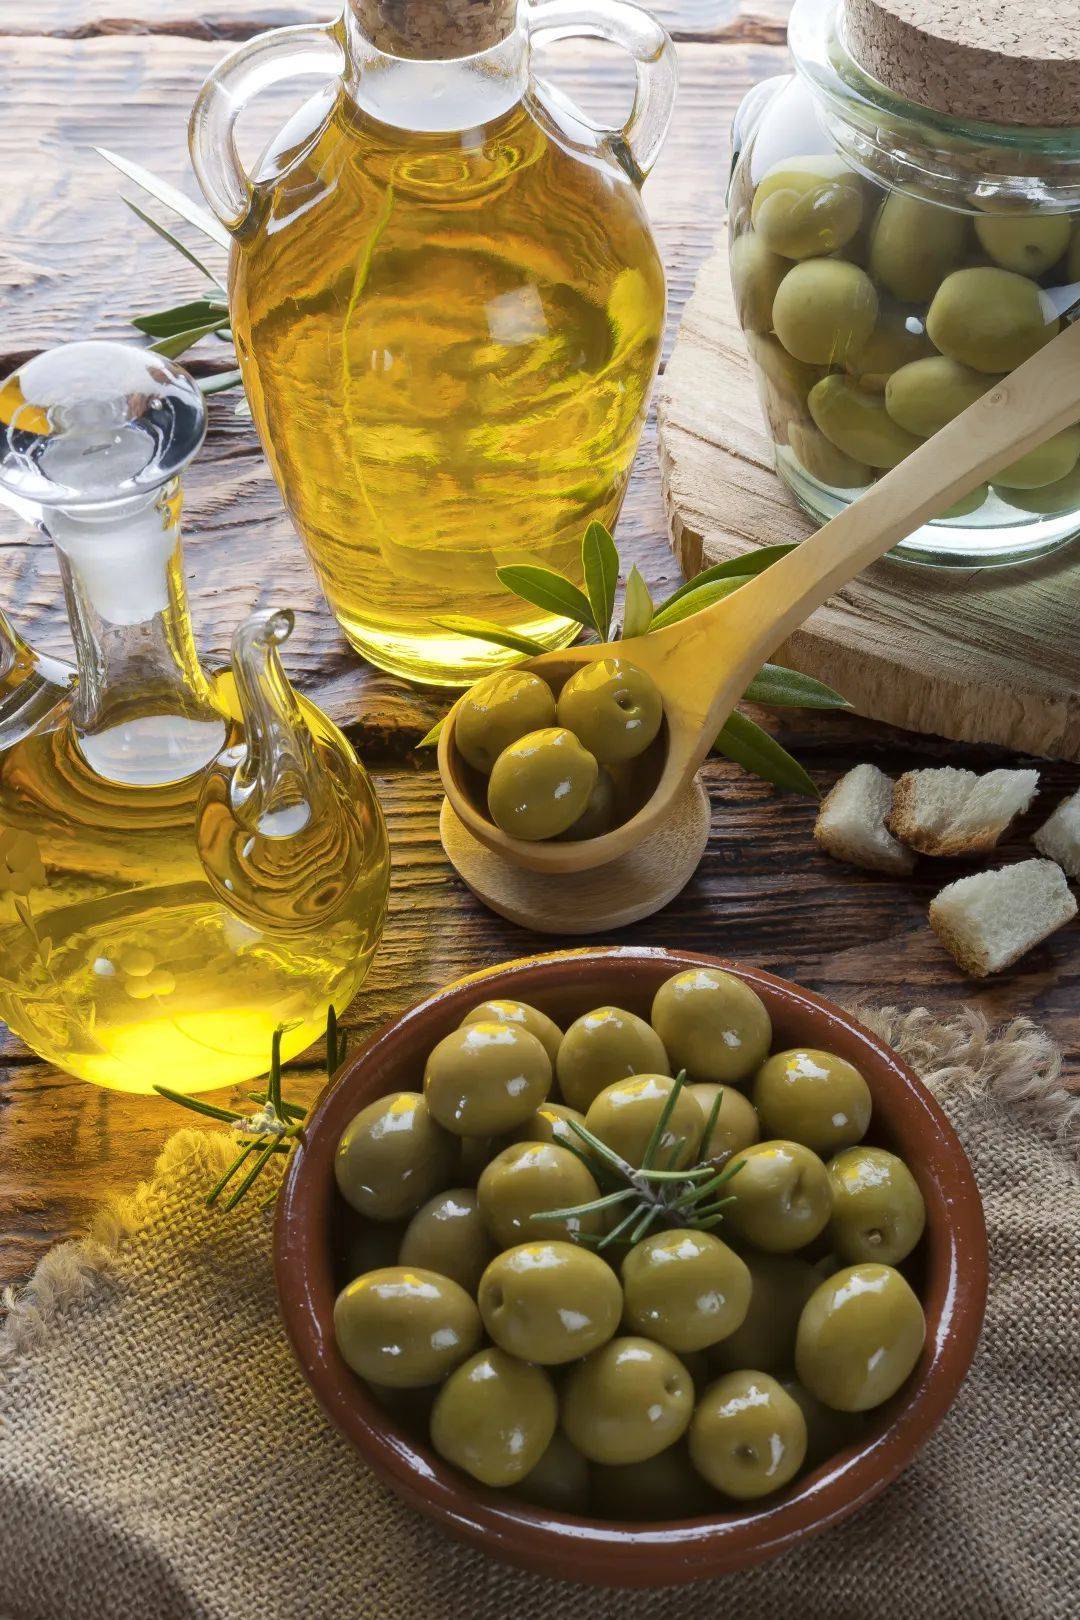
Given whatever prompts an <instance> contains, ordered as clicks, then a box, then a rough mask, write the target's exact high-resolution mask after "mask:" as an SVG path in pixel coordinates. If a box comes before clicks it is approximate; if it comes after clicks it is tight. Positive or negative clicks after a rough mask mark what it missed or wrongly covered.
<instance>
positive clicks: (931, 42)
mask: <svg viewBox="0 0 1080 1620" xmlns="http://www.w3.org/2000/svg"><path fill="white" fill-rule="evenodd" d="M844 31H845V35H846V42H847V47H848V49H849V51H850V52H851V55H852V56H853V57H854V58H855V60H856V61H857V62H858V64H859V66H860V67H861V68H863V70H864V71H865V72H866V73H869V74H870V75H871V77H872V78H875V79H877V80H878V82H879V83H881V84H883V85H885V86H886V88H887V89H889V90H892V91H893V92H894V93H895V94H896V95H900V96H904V97H905V98H906V99H907V100H909V101H915V102H918V103H919V104H920V106H923V107H932V108H933V109H934V110H935V111H937V112H942V113H949V114H951V116H953V117H954V118H972V119H976V120H979V121H980V122H987V123H993V124H1022V125H1025V126H1026V127H1028V128H1032V127H1038V126H1041V125H1054V126H1057V127H1061V126H1068V125H1077V126H1080V4H1077V3H1076V0H844Z"/></svg>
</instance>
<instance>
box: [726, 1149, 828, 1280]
mask: <svg viewBox="0 0 1080 1620" xmlns="http://www.w3.org/2000/svg"><path fill="white" fill-rule="evenodd" d="M739 1159H740V1161H741V1164H742V1168H741V1169H740V1170H739V1171H738V1172H737V1173H736V1174H735V1175H734V1176H733V1177H732V1178H731V1180H730V1182H728V1184H727V1187H726V1189H725V1190H726V1192H728V1193H730V1194H731V1197H732V1202H731V1204H730V1205H729V1206H728V1209H727V1212H726V1219H727V1220H728V1221H729V1222H730V1224H731V1229H732V1231H733V1232H735V1233H736V1234H737V1235H738V1236H739V1237H741V1238H743V1239H744V1240H745V1241H746V1242H747V1243H752V1244H753V1245H754V1247H755V1248H758V1249H765V1250H766V1251H767V1252H769V1253H770V1254H788V1253H790V1252H791V1250H792V1249H801V1248H803V1246H804V1245H805V1244H807V1243H812V1242H813V1240H814V1238H816V1237H817V1236H818V1234H819V1233H821V1232H823V1231H824V1230H825V1228H826V1226H827V1225H828V1222H829V1216H830V1214H831V1213H832V1194H831V1191H830V1188H829V1177H828V1175H827V1173H826V1170H825V1166H824V1165H823V1164H822V1162H821V1160H820V1159H819V1158H818V1156H817V1154H816V1153H812V1152H811V1151H810V1149H809V1148H808V1147H804V1146H803V1145H802V1143H801V1142H789V1141H775V1142H755V1143H754V1144H753V1146H752V1147H748V1148H745V1149H744V1150H743V1152H742V1153H740V1154H739Z"/></svg>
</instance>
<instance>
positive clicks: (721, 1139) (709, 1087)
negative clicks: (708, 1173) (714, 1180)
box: [686, 1080, 761, 1164]
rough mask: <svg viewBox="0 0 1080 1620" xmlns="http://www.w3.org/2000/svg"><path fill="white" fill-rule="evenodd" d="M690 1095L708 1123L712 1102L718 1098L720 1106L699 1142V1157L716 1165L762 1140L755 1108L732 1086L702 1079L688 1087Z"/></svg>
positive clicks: (747, 1098)
mask: <svg viewBox="0 0 1080 1620" xmlns="http://www.w3.org/2000/svg"><path fill="white" fill-rule="evenodd" d="M686 1089H687V1091H688V1092H689V1093H690V1095H691V1097H694V1098H696V1099H697V1101H698V1103H699V1104H700V1107H701V1112H702V1113H703V1114H704V1116H705V1122H706V1124H708V1121H709V1118H710V1116H711V1114H712V1109H713V1104H714V1103H715V1101H716V1099H717V1097H719V1098H720V1107H719V1110H718V1112H717V1115H716V1121H715V1124H714V1125H713V1128H712V1130H711V1131H710V1132H709V1135H708V1137H707V1139H706V1140H704V1141H703V1142H702V1144H701V1157H702V1159H708V1160H710V1161H712V1162H713V1163H716V1164H723V1163H725V1161H726V1160H728V1159H730V1158H731V1155H732V1154H733V1153H738V1152H739V1150H740V1149H741V1148H744V1147H749V1146H750V1144H751V1142H758V1141H760V1140H761V1122H760V1120H759V1119H758V1116H757V1109H756V1108H755V1107H754V1105H753V1103H752V1102H751V1101H750V1099H749V1097H746V1096H744V1094H743V1093H742V1092H741V1091H736V1090H735V1088H734V1087H733V1086H720V1085H716V1084H715V1083H713V1082H712V1081H708V1080H704V1081H701V1082H700V1083H699V1084H698V1085H695V1086H687V1088H686Z"/></svg>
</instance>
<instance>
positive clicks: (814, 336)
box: [773, 259, 878, 366]
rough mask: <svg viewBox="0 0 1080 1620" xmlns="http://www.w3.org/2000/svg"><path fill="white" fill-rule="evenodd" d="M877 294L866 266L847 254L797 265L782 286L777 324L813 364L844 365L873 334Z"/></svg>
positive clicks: (789, 346)
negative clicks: (849, 257)
mask: <svg viewBox="0 0 1080 1620" xmlns="http://www.w3.org/2000/svg"><path fill="white" fill-rule="evenodd" d="M877 312H878V300H877V293H876V292H875V291H874V284H873V282H872V281H871V280H870V277H869V276H868V275H867V274H866V271H865V270H860V269H859V267H858V265H856V264H849V263H848V262H847V260H846V259H808V260H805V261H804V262H803V263H802V264H796V265H793V266H792V268H791V269H790V270H789V271H788V273H787V275H786V276H785V277H784V279H783V281H782V282H781V283H780V286H779V287H778V288H777V292H776V298H775V300H774V302H773V329H774V331H775V332H776V335H777V337H778V338H779V339H780V342H781V343H782V344H783V345H784V348H785V349H786V350H787V351H788V353H789V354H792V355H794V356H795V359H796V360H801V361H803V363H804V364H805V365H808V366H842V365H844V364H845V363H846V361H847V360H848V358H849V357H850V356H851V355H853V354H857V353H858V351H859V350H860V349H861V348H862V346H863V344H864V343H866V341H867V340H868V338H869V337H870V334H871V332H872V331H873V330H874V324H875V322H876V320H877Z"/></svg>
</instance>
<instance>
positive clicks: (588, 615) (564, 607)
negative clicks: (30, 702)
mask: <svg viewBox="0 0 1080 1620" xmlns="http://www.w3.org/2000/svg"><path fill="white" fill-rule="evenodd" d="M496 573H497V575H498V577H499V580H500V582H501V583H502V584H503V585H505V586H506V588H507V590H508V591H513V593H514V595H515V596H520V597H521V599H522V601H525V602H531V603H532V605H533V607H538V608H543V610H544V612H545V613H557V614H558V615H559V616H560V617H561V618H565V619H576V620H577V622H578V624H583V625H584V626H585V628H586V629H587V630H595V629H596V620H595V619H594V618H593V611H592V608H591V606H590V605H589V599H588V597H587V596H586V595H585V593H584V591H580V590H578V588H577V586H576V585H572V584H571V582H570V581H569V580H568V579H565V578H564V577H563V575H562V574H556V573H555V572H554V571H553V570H552V569H550V568H538V567H536V566H535V565H534V564H532V563H506V564H505V565H504V567H502V568H498V569H496Z"/></svg>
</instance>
